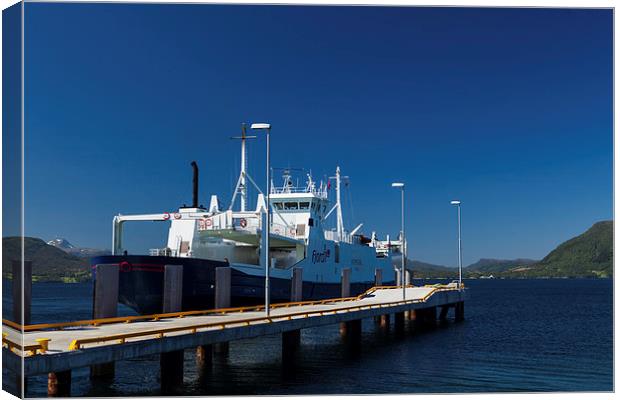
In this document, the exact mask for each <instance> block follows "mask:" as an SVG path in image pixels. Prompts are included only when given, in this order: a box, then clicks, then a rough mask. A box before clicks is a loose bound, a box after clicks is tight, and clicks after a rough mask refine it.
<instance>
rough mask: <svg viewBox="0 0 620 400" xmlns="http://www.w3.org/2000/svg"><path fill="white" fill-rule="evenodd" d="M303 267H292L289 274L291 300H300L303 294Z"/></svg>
mask: <svg viewBox="0 0 620 400" xmlns="http://www.w3.org/2000/svg"><path fill="white" fill-rule="evenodd" d="M302 276H303V268H299V267H295V268H293V276H291V301H293V302H295V301H301V300H302V296H303V279H302Z"/></svg>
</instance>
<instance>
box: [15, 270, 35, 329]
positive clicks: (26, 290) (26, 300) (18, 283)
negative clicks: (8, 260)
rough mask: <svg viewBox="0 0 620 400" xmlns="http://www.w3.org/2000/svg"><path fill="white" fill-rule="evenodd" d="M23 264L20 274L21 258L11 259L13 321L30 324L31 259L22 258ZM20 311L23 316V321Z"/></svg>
mask: <svg viewBox="0 0 620 400" xmlns="http://www.w3.org/2000/svg"><path fill="white" fill-rule="evenodd" d="M23 265H24V270H23V274H22V262H21V260H13V262H12V273H13V286H12V289H13V321H14V322H15V323H18V324H20V325H30V307H31V304H32V261H27V260H24V264H23ZM22 278H23V280H22ZM22 282H23V291H22ZM22 306H23V308H22ZM22 313H23V317H24V319H23V322H22Z"/></svg>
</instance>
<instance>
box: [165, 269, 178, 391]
mask: <svg viewBox="0 0 620 400" xmlns="http://www.w3.org/2000/svg"><path fill="white" fill-rule="evenodd" d="M182 302H183V266H182V265H166V266H164V290H163V305H162V312H164V313H170V312H176V311H181V309H182ZM159 367H160V369H159V373H160V382H161V388H162V391H163V392H168V391H169V390H170V389H171V388H173V387H175V386H177V385H180V384H181V383H183V350H175V351H169V352H165V353H161V355H160V358H159Z"/></svg>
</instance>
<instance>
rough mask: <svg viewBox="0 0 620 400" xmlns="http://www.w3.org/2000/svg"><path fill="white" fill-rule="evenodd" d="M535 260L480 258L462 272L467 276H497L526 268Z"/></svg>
mask: <svg viewBox="0 0 620 400" xmlns="http://www.w3.org/2000/svg"><path fill="white" fill-rule="evenodd" d="M536 262H537V260H530V259H529V258H517V259H515V260H498V259H494V258H481V259H480V260H478V262H475V263H473V264H471V265H468V266H467V267H465V268H464V269H463V270H464V271H465V272H466V273H467V275H476V273H480V274H497V273H498V272H504V271H508V270H510V269H513V268H519V267H527V266H529V265H532V264H534V263H536Z"/></svg>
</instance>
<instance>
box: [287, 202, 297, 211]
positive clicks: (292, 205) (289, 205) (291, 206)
mask: <svg viewBox="0 0 620 400" xmlns="http://www.w3.org/2000/svg"><path fill="white" fill-rule="evenodd" d="M284 209H285V210H297V209H299V203H297V202H296V201H295V202H292V201H288V202H286V203H284Z"/></svg>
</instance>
